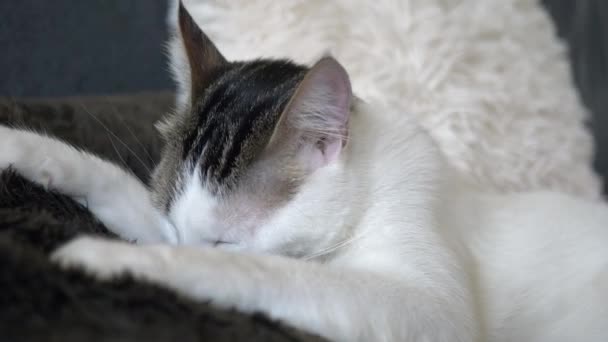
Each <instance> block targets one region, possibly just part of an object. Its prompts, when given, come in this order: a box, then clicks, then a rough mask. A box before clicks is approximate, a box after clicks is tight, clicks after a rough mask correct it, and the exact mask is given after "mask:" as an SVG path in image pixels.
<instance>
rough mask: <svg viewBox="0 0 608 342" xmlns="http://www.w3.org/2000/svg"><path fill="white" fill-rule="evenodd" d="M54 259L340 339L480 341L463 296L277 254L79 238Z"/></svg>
mask: <svg viewBox="0 0 608 342" xmlns="http://www.w3.org/2000/svg"><path fill="white" fill-rule="evenodd" d="M53 258H54V260H56V261H58V262H60V263H62V264H64V265H84V267H85V268H86V269H89V270H90V271H93V272H94V273H96V274H98V275H100V276H102V277H104V278H108V277H111V276H113V275H116V274H119V273H121V272H125V271H128V272H129V273H132V274H133V275H135V276H137V277H141V278H144V279H147V280H150V281H153V282H156V283H159V284H161V285H164V286H166V287H168V288H171V289H173V290H176V291H177V292H179V293H182V294H184V295H186V296H189V297H191V298H194V299H197V300H211V301H212V303H215V304H217V305H220V306H224V307H235V308H237V309H238V310H240V311H245V312H263V313H265V314H267V315H269V316H270V317H271V318H274V319H279V320H282V321H285V322H287V323H289V324H291V325H293V326H295V327H298V328H301V329H303V330H305V331H310V332H314V333H317V334H320V335H321V336H324V337H326V338H329V339H330V340H334V341H467V342H469V341H476V340H477V336H476V334H477V333H476V331H477V330H476V326H475V321H474V320H473V319H472V312H471V307H470V306H469V305H470V303H469V302H468V301H467V300H466V299H464V298H463V293H465V292H463V291H461V289H458V288H455V289H454V288H451V287H450V285H451V284H447V283H437V284H434V283H433V282H430V283H429V282H426V281H425V282H422V283H421V284H417V283H416V282H415V281H411V282H408V281H407V280H406V279H399V278H397V277H393V276H392V275H391V274H385V273H383V272H379V271H378V272H372V271H369V272H368V271H364V270H356V269H349V268H343V267H336V266H328V265H322V264H317V263H312V262H304V261H300V260H295V259H289V258H284V257H279V256H271V255H257V254H239V253H234V252H229V251H224V250H218V249H213V248H196V247H183V246H178V247H171V246H134V245H129V244H125V243H121V242H112V241H107V240H102V239H93V238H81V239H78V240H76V241H74V242H71V243H69V244H68V245H66V246H64V247H63V248H61V249H59V250H58V251H57V252H56V253H54V255H53Z"/></svg>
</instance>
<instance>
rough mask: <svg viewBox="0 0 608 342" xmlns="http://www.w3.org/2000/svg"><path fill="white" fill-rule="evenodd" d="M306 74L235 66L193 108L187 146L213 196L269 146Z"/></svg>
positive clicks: (283, 67)
mask: <svg viewBox="0 0 608 342" xmlns="http://www.w3.org/2000/svg"><path fill="white" fill-rule="evenodd" d="M305 72H306V68H304V67H301V66H297V65H295V64H292V63H290V62H287V61H254V62H250V63H232V64H230V65H229V66H228V67H226V68H225V70H222V71H220V72H218V74H217V76H216V78H215V79H214V80H213V81H212V82H211V84H210V85H209V87H208V88H207V90H206V91H205V92H204V96H202V97H201V98H200V99H199V100H198V101H197V102H195V103H196V104H195V105H194V106H193V110H192V115H193V116H194V117H193V120H191V122H192V126H191V127H190V128H189V132H188V133H187V135H186V138H185V139H184V142H183V146H182V151H183V158H184V159H185V160H191V161H194V163H193V165H195V166H197V167H196V169H198V170H200V176H201V178H202V180H203V181H205V183H206V186H207V187H208V188H209V189H210V190H211V191H218V190H220V189H221V188H226V187H230V186H231V185H233V184H234V182H235V181H236V180H237V178H238V177H239V175H240V174H242V171H243V169H244V168H246V167H247V166H248V165H249V163H250V162H251V160H252V159H253V158H255V156H256V155H257V154H258V153H259V151H260V150H261V149H262V148H263V147H264V146H265V145H266V143H267V142H268V140H269V139H270V136H271V135H272V133H273V131H274V127H275V125H276V123H277V121H278V119H279V117H280V114H281V113H282V111H283V110H284V108H285V106H286V105H287V103H288V102H289V100H290V98H291V96H292V95H293V94H294V92H295V90H296V88H297V86H298V84H299V83H300V81H301V80H302V79H303V77H304V74H305ZM192 170H193V171H194V170H195V169H194V168H193V169H192Z"/></svg>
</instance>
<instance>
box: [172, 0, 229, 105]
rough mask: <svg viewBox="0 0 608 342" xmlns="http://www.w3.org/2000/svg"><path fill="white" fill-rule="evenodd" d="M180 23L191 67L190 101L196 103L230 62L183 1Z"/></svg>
mask: <svg viewBox="0 0 608 342" xmlns="http://www.w3.org/2000/svg"><path fill="white" fill-rule="evenodd" d="M178 22H179V32H180V36H181V39H182V43H183V49H184V52H185V55H186V57H187V59H188V64H189V66H190V85H191V87H190V100H191V101H196V99H197V98H198V97H199V96H201V95H202V93H203V92H204V91H205V89H206V88H207V86H209V83H210V82H211V80H212V77H213V74H214V72H216V71H217V69H218V68H219V67H221V66H223V65H225V64H227V63H228V61H226V58H224V56H222V54H221V53H220V51H219V50H218V49H217V48H216V47H215V45H214V44H213V42H212V41H211V40H210V39H209V37H207V35H206V34H205V33H204V32H203V31H202V30H201V29H200V27H198V25H197V24H196V22H195V21H194V19H192V16H190V13H188V11H187V10H186V8H185V7H184V4H183V3H182V1H179V10H178Z"/></svg>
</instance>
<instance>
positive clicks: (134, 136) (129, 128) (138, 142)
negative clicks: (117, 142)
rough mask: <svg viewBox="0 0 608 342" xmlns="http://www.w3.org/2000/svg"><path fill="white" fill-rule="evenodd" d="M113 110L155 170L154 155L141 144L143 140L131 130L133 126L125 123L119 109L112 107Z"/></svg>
mask: <svg viewBox="0 0 608 342" xmlns="http://www.w3.org/2000/svg"><path fill="white" fill-rule="evenodd" d="M112 110H113V111H114V113H115V114H116V116H117V117H118V118H119V120H120V121H121V123H122V124H123V126H124V127H125V128H126V129H127V131H129V134H131V136H132V137H133V139H135V142H136V143H137V145H139V147H141V149H142V150H143V151H144V153H145V154H146V156H147V157H148V159H149V160H150V163H151V164H152V167H153V168H155V167H156V162H155V160H154V158H152V154H150V151H149V150H148V149H147V148H146V146H145V145H144V144H143V143H142V142H141V140H140V139H139V138H138V137H137V135H136V134H135V133H134V132H133V130H132V129H131V126H129V125H128V124H127V123H126V122H125V120H124V117H123V116H122V115H120V112H119V111H118V109H117V108H116V106H112Z"/></svg>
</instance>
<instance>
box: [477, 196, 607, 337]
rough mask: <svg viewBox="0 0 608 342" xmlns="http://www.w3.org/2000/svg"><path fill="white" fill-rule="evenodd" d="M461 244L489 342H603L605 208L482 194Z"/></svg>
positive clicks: (598, 204) (578, 202)
mask: <svg viewBox="0 0 608 342" xmlns="http://www.w3.org/2000/svg"><path fill="white" fill-rule="evenodd" d="M477 200H479V202H478V203H480V209H481V210H479V211H478V214H477V218H476V220H477V223H478V226H477V227H476V229H470V230H469V234H470V235H469V236H467V238H468V244H469V248H470V251H471V252H472V254H473V257H474V260H475V261H476V264H477V272H476V273H477V274H478V280H479V283H478V285H479V290H480V291H479V294H480V299H481V303H482V307H483V311H484V317H486V319H487V322H486V323H487V325H488V333H489V335H490V336H491V337H492V338H491V339H490V340H491V341H551V342H554V341H608V306H607V305H606V304H608V205H606V204H605V203H603V202H591V201H586V200H582V199H578V198H573V197H569V196H567V195H563V194H558V193H550V192H542V193H530V194H518V195H509V196H499V197H498V196H496V197H493V196H488V197H486V196H483V198H479V199H477Z"/></svg>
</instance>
